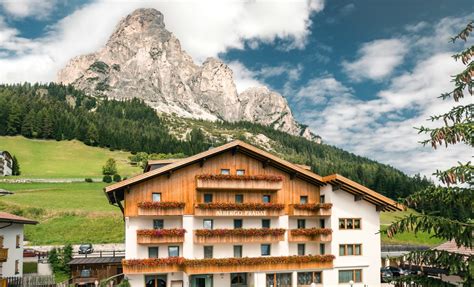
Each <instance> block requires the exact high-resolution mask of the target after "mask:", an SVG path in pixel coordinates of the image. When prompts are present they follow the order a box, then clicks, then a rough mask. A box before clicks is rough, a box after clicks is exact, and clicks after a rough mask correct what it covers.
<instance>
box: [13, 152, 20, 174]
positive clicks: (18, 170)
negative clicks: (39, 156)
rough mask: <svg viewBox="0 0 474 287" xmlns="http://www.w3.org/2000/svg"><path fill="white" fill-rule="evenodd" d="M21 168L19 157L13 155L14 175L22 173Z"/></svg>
mask: <svg viewBox="0 0 474 287" xmlns="http://www.w3.org/2000/svg"><path fill="white" fill-rule="evenodd" d="M20 174H21V170H20V164H19V163H18V159H17V158H16V156H13V158H12V175H20Z"/></svg>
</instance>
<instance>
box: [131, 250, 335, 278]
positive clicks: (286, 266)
mask: <svg viewBox="0 0 474 287" xmlns="http://www.w3.org/2000/svg"><path fill="white" fill-rule="evenodd" d="M333 260H334V256H333V255H305V256H278V257H275V256H270V257H244V258H211V259H185V258H180V257H175V258H160V259H158V258H157V259H133V260H124V261H123V262H122V263H123V272H124V273H125V274H143V273H156V272H159V273H167V272H178V271H183V272H186V273H187V274H188V275H192V274H208V273H231V272H232V273H234V272H255V270H258V271H280V270H281V271H284V270H304V269H330V268H332V267H333Z"/></svg>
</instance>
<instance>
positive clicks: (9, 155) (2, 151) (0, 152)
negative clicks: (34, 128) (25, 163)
mask: <svg viewBox="0 0 474 287" xmlns="http://www.w3.org/2000/svg"><path fill="white" fill-rule="evenodd" d="M0 154H6V155H8V157H10V158H12V155H11V154H10V153H9V152H8V151H6V150H0Z"/></svg>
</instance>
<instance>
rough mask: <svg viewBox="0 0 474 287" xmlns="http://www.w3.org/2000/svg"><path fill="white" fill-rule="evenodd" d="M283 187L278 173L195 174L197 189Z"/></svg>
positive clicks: (267, 188)
mask: <svg viewBox="0 0 474 287" xmlns="http://www.w3.org/2000/svg"><path fill="white" fill-rule="evenodd" d="M282 187H283V177H281V176H279V175H224V174H216V175H212V174H201V175H197V176H196V188H197V189H198V190H268V191H277V190H280V189H282Z"/></svg>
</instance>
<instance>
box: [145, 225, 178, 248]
mask: <svg viewBox="0 0 474 287" xmlns="http://www.w3.org/2000/svg"><path fill="white" fill-rule="evenodd" d="M184 233H186V230H184V229H180V228H174V229H144V230H137V243H138V244H159V243H182V242H184Z"/></svg>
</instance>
